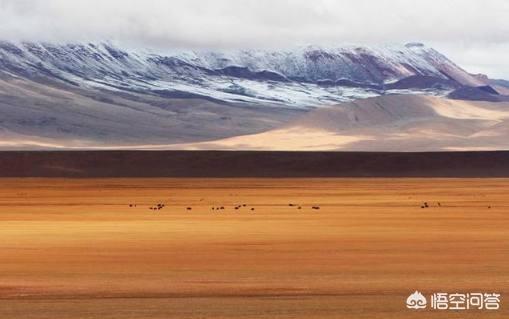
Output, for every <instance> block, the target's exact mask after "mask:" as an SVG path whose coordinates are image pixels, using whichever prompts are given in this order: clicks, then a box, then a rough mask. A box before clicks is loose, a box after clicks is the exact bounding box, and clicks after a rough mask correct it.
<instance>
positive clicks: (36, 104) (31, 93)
mask: <svg viewBox="0 0 509 319" xmlns="http://www.w3.org/2000/svg"><path fill="white" fill-rule="evenodd" d="M487 81H488V79H487V78H484V77H482V76H479V75H471V74H469V73H468V72H466V71H465V70H463V69H462V68H461V67H459V66H458V65H456V64H455V63H453V62H452V61H450V60H449V59H448V58H447V57H445V56H444V55H442V54H440V53H439V52H437V51H436V50H434V49H432V48H429V47H426V46H424V45H422V44H419V43H411V44H407V45H403V46H386V47H359V46H349V47H338V48H320V47H312V46H309V47H303V48H296V49H293V50H279V51H269V50H238V51H182V50H169V51H166V52H160V51H154V50H152V51H151V50H147V49H130V48H124V47H119V46H116V45H113V44H111V43H71V44H54V43H53V44H52V43H33V42H32V43H30V42H20V43H14V42H5V41H4V42H0V115H1V116H0V148H1V147H4V148H5V147H7V148H8V147H11V146H12V147H17V145H20V143H21V144H22V145H26V147H28V148H30V147H32V146H33V145H38V146H41V147H45V145H46V146H50V147H51V145H53V142H54V141H65V143H64V144H66V145H74V146H77V147H79V146H80V145H81V146H83V145H84V146H87V145H102V146H108V145H140V144H147V143H148V144H171V143H182V142H186V143H187V142H198V141H207V140H216V139H220V138H227V137H230V136H236V135H243V134H252V133H257V132H263V131H266V130H270V129H273V128H276V127H278V126H280V125H281V124H283V123H286V122H288V121H290V120H291V119H294V118H295V117H298V116H299V115H301V114H302V113H303V112H307V111H309V110H311V109H315V108H319V107H322V106H329V105H334V104H338V103H344V102H350V101H354V100H357V99H365V98H370V97H377V96H383V95H392V94H412V95H415V94H419V95H431V96H446V95H450V96H451V97H453V98H460V99H469V97H471V96H473V97H474V98H475V99H487V98H486V96H488V97H489V98H490V99H488V100H490V101H491V100H492V97H493V96H495V95H499V94H500V91H498V90H491V87H490V86H489V85H491V83H487ZM479 88H482V90H481V92H479V90H480V89H479ZM57 144H58V143H57ZM31 145H32V146H31Z"/></svg>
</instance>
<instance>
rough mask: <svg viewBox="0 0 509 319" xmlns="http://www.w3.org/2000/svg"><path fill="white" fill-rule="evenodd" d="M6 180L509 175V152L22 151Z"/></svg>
mask: <svg viewBox="0 0 509 319" xmlns="http://www.w3.org/2000/svg"><path fill="white" fill-rule="evenodd" d="M0 177H77V178H92V177H509V151H501V152H437V153H362V152H244V151H239V152H216V151H40V152H29V151H19V152H0Z"/></svg>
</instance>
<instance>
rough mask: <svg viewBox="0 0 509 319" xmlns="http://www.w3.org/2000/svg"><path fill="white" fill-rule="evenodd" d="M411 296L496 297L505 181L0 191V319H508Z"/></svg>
mask: <svg viewBox="0 0 509 319" xmlns="http://www.w3.org/2000/svg"><path fill="white" fill-rule="evenodd" d="M425 201H427V202H428V203H429V204H430V206H431V207H430V208H428V209H422V208H421V207H420V206H421V205H422V203H423V202H425ZM438 202H440V203H441V207H438V204H437V203H438ZM157 203H164V204H166V205H167V207H166V208H164V209H163V210H161V211H157V212H154V211H152V210H149V207H150V206H153V205H155V204H157ZM291 203H292V204H296V205H301V206H302V209H301V210H299V209H298V208H297V207H296V206H295V207H290V206H289V204H291ZM129 204H136V205H137V207H133V208H130V207H129ZM237 204H246V205H247V207H242V208H241V209H239V210H235V209H234V206H235V205H237ZM220 206H224V207H225V210H224V211H222V212H221V213H217V212H215V211H213V210H212V207H220ZM311 206H320V210H313V209H311ZM489 206H491V207H492V208H491V209H490V208H488V207H489ZM187 207H192V210H191V211H190V212H188V211H187V210H186V208H187ZM251 208H255V211H251ZM415 290H420V291H422V292H424V293H425V294H427V295H428V294H430V293H433V292H450V293H454V292H499V293H502V295H503V297H506V298H507V297H508V296H509V180H504V179H498V180H497V179H479V180H444V179H399V180H390V179H294V180H287V179H224V180H219V179H215V180H204V179H117V180H113V179H111V180H106V179H103V180H54V179H27V180H22V179H2V180H0V318H1V319H9V318H28V319H30V318H51V319H55V318H66V319H67V318H179V319H185V318H369V319H371V318H426V319H427V318H508V316H509V305H507V304H506V303H504V302H505V300H502V309H501V310H500V311H497V312H481V311H469V312H456V313H455V312H436V311H429V310H425V311H421V312H413V311H410V310H407V309H406V307H405V300H406V297H407V296H408V295H409V294H410V293H411V292H413V291H415Z"/></svg>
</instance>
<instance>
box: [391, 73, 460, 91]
mask: <svg viewBox="0 0 509 319" xmlns="http://www.w3.org/2000/svg"><path fill="white" fill-rule="evenodd" d="M460 87H461V84H459V83H458V82H456V81H454V80H448V79H441V78H437V77H434V76H424V75H414V76H410V77H407V78H404V79H401V80H399V81H397V82H395V83H391V84H387V85H386V86H385V89H386V90H394V89H398V90H404V89H430V88H434V89H444V90H447V89H458V88H460Z"/></svg>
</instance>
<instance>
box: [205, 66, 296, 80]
mask: <svg viewBox="0 0 509 319" xmlns="http://www.w3.org/2000/svg"><path fill="white" fill-rule="evenodd" d="M214 71H215V72H217V73H218V74H221V75H226V76H231V77H235V78H240V79H248V80H267V81H276V82H289V80H288V79H287V78H286V77H285V76H283V75H281V74H279V73H276V72H272V71H267V70H263V71H258V72H254V71H251V70H250V69H249V68H247V67H241V66H228V67H226V68H223V69H219V70H214Z"/></svg>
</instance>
